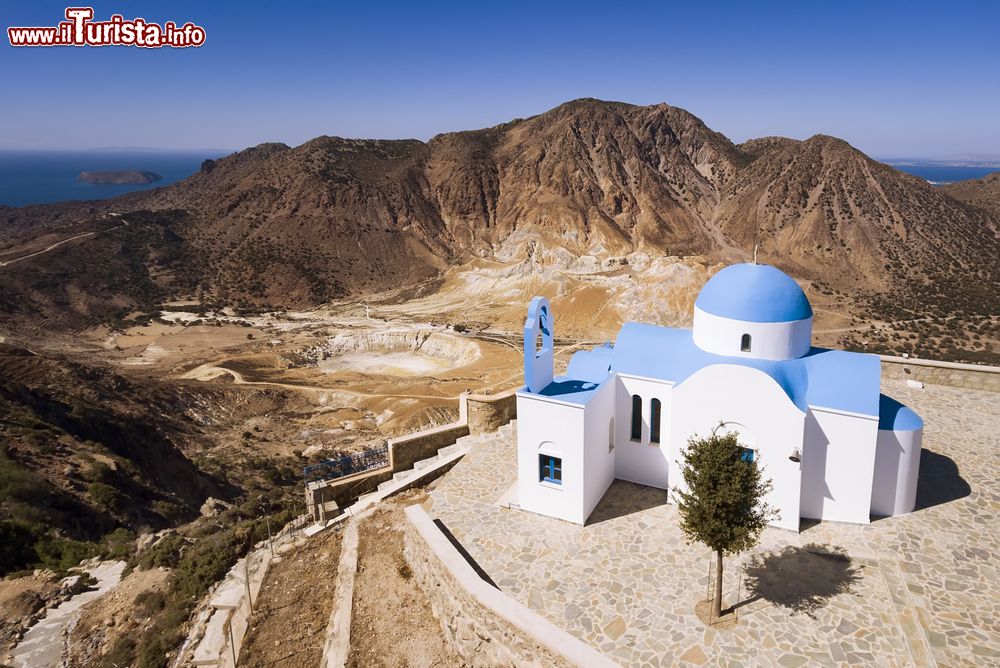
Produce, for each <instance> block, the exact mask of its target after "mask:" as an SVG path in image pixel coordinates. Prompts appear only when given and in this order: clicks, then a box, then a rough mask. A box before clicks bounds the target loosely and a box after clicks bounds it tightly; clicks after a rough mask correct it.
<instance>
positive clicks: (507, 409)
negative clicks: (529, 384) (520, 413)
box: [467, 388, 517, 434]
mask: <svg viewBox="0 0 1000 668" xmlns="http://www.w3.org/2000/svg"><path fill="white" fill-rule="evenodd" d="M516 392H517V389H516V388H515V389H512V390H507V391H506V392H501V393H500V394H470V395H468V397H467V401H468V414H469V431H470V432H471V433H473V434H485V433H487V432H491V431H496V430H497V429H499V428H500V427H502V426H503V425H505V424H507V423H508V422H510V421H511V420H513V419H514V418H516V417H517V394H516Z"/></svg>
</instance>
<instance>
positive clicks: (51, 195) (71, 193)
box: [0, 149, 230, 206]
mask: <svg viewBox="0 0 1000 668" xmlns="http://www.w3.org/2000/svg"><path fill="white" fill-rule="evenodd" d="M229 153H230V151H211V150H203V151H178V150H170V149H167V150H143V149H116V150H90V151H0V205H6V206H26V205H28V204H51V203H54V202H64V201H68V200H99V199H108V198H109V197H117V196H118V195H124V194H126V193H130V192H135V191H137V190H150V189H152V188H160V187H163V186H167V185H170V184H171V183H175V182H177V181H180V180H181V179H184V178H187V177H188V176H191V175H192V174H195V173H196V172H198V170H199V169H201V163H202V162H204V161H205V160H210V159H216V158H221V157H222V156H224V155H228V154H229ZM82 172H89V173H112V172H121V173H128V172H137V173H142V172H151V173H153V174H155V175H157V176H159V177H161V178H160V179H159V180H156V181H146V180H141V181H140V180H128V181H127V182H121V181H116V180H114V179H112V180H110V181H102V182H101V184H100V186H99V187H98V186H95V185H93V183H91V182H88V181H86V180H78V178H79V177H80V175H81V173H82Z"/></svg>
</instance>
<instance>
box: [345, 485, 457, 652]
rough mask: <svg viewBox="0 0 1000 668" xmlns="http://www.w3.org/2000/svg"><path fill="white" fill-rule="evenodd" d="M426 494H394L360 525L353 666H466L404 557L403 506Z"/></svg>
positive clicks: (352, 628) (423, 491)
mask: <svg viewBox="0 0 1000 668" xmlns="http://www.w3.org/2000/svg"><path fill="white" fill-rule="evenodd" d="M426 498H427V492H426V490H422V489H418V490H412V491H410V492H406V493H403V494H401V495H399V496H398V497H393V498H392V499H390V500H388V501H386V502H384V503H382V504H381V505H380V507H379V508H378V510H376V511H375V513H374V514H373V515H372V516H371V517H368V518H366V519H364V520H362V521H361V524H360V526H359V527H358V530H359V537H360V541H359V544H358V574H357V577H356V578H355V580H354V609H353V613H352V617H351V653H350V655H349V656H348V660H347V666H348V668H361V667H363V666H364V667H368V666H385V667H392V668H397V667H402V666H420V667H421V668H423V667H424V666H462V665H465V664H464V662H463V661H462V658H461V657H460V656H458V655H457V654H455V653H454V652H453V651H452V650H451V647H450V646H449V645H448V644H447V642H446V641H445V639H444V635H443V632H442V630H441V626H440V624H438V621H437V620H436V619H435V618H434V615H433V613H432V612H431V607H430V604H429V603H428V602H427V599H426V597H425V596H424V594H423V592H422V591H421V590H420V588H419V587H418V586H417V583H416V581H415V580H414V579H413V574H412V573H411V572H410V567H409V566H408V565H407V564H406V561H405V560H404V559H403V527H404V525H405V522H406V517H405V516H404V515H403V509H404V508H405V507H406V506H408V505H412V504H414V503H420V502H421V501H423V500H424V499H426Z"/></svg>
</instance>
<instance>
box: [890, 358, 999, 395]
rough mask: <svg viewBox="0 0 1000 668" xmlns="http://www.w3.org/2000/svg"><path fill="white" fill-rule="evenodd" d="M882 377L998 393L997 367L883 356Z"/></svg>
mask: <svg viewBox="0 0 1000 668" xmlns="http://www.w3.org/2000/svg"><path fill="white" fill-rule="evenodd" d="M881 358H882V377H883V378H896V379H903V380H918V381H920V382H922V383H931V384H933V385H950V386H951V387H964V388H968V389H971V390H988V391H991V392H1000V367H995V366H981V365H978V364H961V363H958V362H936V361H934V360H922V359H912V358H908V357H893V356H890V355H882V356H881Z"/></svg>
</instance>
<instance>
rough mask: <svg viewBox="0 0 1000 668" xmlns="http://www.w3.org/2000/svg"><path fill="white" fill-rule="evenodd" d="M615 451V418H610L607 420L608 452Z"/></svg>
mask: <svg viewBox="0 0 1000 668" xmlns="http://www.w3.org/2000/svg"><path fill="white" fill-rule="evenodd" d="M614 451H615V419H614V418H611V419H610V420H609V421H608V452H609V453H611V452H614Z"/></svg>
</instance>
